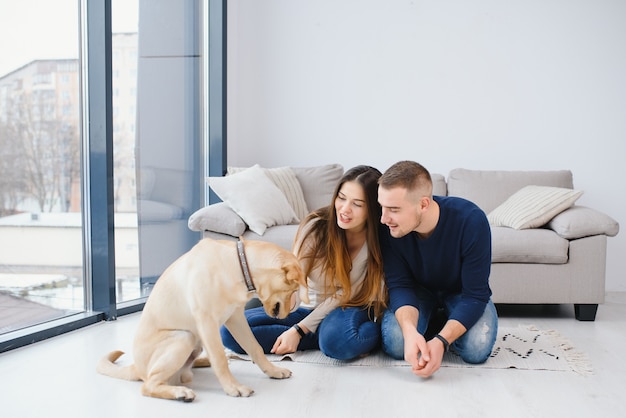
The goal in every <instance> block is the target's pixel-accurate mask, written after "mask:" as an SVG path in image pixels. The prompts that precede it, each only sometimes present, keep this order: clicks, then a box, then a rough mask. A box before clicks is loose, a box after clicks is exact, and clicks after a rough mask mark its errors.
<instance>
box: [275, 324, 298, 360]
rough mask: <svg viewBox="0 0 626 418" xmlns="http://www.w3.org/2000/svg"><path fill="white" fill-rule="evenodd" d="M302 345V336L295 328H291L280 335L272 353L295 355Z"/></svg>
mask: <svg viewBox="0 0 626 418" xmlns="http://www.w3.org/2000/svg"><path fill="white" fill-rule="evenodd" d="M298 344H300V334H298V331H296V329H295V328H293V327H292V328H289V329H288V330H287V331H285V332H283V333H282V334H280V336H279V337H278V338H277V339H276V342H275V343H274V346H273V347H272V350H271V353H273V354H287V353H295V352H296V350H297V349H298Z"/></svg>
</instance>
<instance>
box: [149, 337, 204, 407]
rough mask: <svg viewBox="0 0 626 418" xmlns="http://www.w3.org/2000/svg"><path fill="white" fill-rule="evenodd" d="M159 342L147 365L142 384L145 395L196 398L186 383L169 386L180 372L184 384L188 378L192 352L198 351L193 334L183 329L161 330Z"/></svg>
mask: <svg viewBox="0 0 626 418" xmlns="http://www.w3.org/2000/svg"><path fill="white" fill-rule="evenodd" d="M161 341H162V342H161V343H160V344H158V345H157V346H156V347H154V348H153V349H154V351H153V353H152V360H151V361H150V364H149V365H148V370H147V376H146V380H145V381H144V383H143V385H142V386H141V393H142V394H143V395H144V396H152V397H155V398H163V399H175V400H180V401H184V402H191V401H193V400H194V399H195V398H196V394H195V393H194V392H193V390H191V389H189V388H188V387H185V386H171V385H169V381H170V379H171V378H172V377H173V376H175V375H177V374H178V373H181V378H182V379H184V380H185V383H188V382H190V381H191V377H192V374H191V365H192V363H193V358H194V357H193V355H194V353H195V355H197V354H198V353H199V351H196V350H198V349H197V348H196V341H195V338H194V337H193V335H192V334H191V333H189V332H186V331H171V332H167V333H165V332H164V333H163V338H162V340H161Z"/></svg>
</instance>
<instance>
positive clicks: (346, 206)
mask: <svg viewBox="0 0 626 418" xmlns="http://www.w3.org/2000/svg"><path fill="white" fill-rule="evenodd" d="M335 212H336V214H337V225H338V226H339V228H341V229H346V230H351V231H354V232H358V231H361V230H363V229H365V223H366V221H367V203H366V200H365V191H364V190H363V188H362V187H361V185H360V184H359V183H357V182H356V181H347V182H345V183H344V184H342V185H341V188H340V189H339V193H338V194H337V197H336V198H335Z"/></svg>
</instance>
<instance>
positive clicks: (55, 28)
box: [0, 0, 85, 333]
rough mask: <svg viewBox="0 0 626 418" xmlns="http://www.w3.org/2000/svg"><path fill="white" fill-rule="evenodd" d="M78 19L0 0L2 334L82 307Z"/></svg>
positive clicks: (46, 0)
mask: <svg viewBox="0 0 626 418" xmlns="http://www.w3.org/2000/svg"><path fill="white" fill-rule="evenodd" d="M35 10H36V13H35V12H34V11H35ZM78 22H79V16H78V2H77V1H76V0H54V1H50V0H37V1H35V0H31V1H17V0H16V1H2V2H0V50H1V51H2V58H1V59H0V333H5V332H8V331H12V330H15V329H19V328H22V327H26V326H29V325H34V324H37V323H40V322H44V321H47V320H51V319H55V318H60V317H63V316H66V315H69V314H73V313H76V312H80V311H82V310H83V309H84V300H85V297H84V288H85V287H84V285H83V252H82V248H83V239H82V236H83V233H82V215H81V196H80V193H81V187H80V140H79V120H80V119H79V117H80V108H79V76H78V74H79V65H78V46H79V39H78V36H79V30H78ZM18 39H19V42H16V40H18Z"/></svg>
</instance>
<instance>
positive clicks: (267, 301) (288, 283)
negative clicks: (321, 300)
mask: <svg viewBox="0 0 626 418" xmlns="http://www.w3.org/2000/svg"><path fill="white" fill-rule="evenodd" d="M263 244H268V243H263ZM268 245H270V246H272V247H271V248H270V247H265V249H266V250H271V251H272V252H273V253H274V254H272V255H270V254H267V253H266V254H264V257H263V258H264V260H263V261H262V262H260V264H263V266H260V265H259V264H257V263H259V262H258V261H257V262H256V263H255V262H253V261H252V260H250V263H249V264H250V268H251V269H252V276H253V280H254V284H255V285H256V291H257V295H258V296H259V299H260V300H261V302H262V303H263V308H264V309H265V312H266V313H267V314H268V315H269V316H271V317H274V318H280V319H282V318H285V317H286V316H287V315H289V312H291V309H292V307H293V304H294V303H295V293H296V292H299V297H300V300H303V301H305V302H308V301H309V298H308V292H307V288H306V279H305V277H304V271H303V270H302V267H300V263H299V262H298V259H297V258H296V256H295V255H293V254H292V253H290V252H289V251H287V250H284V249H282V248H280V247H278V246H274V244H268ZM268 263H269V264H270V265H268ZM255 266H256V267H255Z"/></svg>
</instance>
